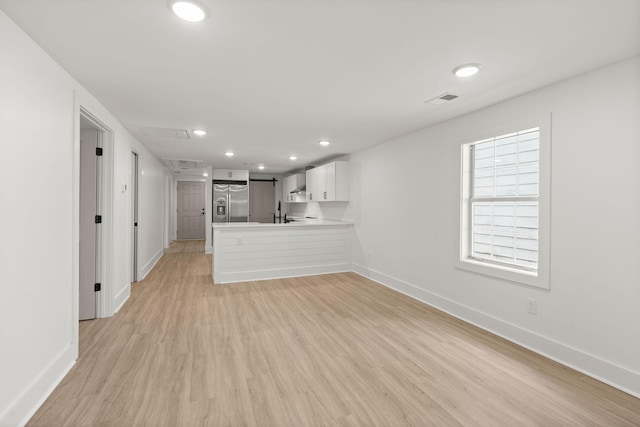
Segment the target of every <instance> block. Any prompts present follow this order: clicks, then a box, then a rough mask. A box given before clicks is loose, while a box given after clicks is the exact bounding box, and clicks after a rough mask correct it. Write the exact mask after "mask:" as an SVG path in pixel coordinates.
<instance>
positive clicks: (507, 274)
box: [456, 259, 549, 289]
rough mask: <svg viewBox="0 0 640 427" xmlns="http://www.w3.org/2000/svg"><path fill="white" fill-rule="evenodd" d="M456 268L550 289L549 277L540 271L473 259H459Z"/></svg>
mask: <svg viewBox="0 0 640 427" xmlns="http://www.w3.org/2000/svg"><path fill="white" fill-rule="evenodd" d="M456 268H458V269H460V270H466V271H469V272H472V273H476V274H481V275H483V276H489V277H493V278H497V279H502V280H507V281H509V282H516V283H520V284H523V285H527V286H533V287H535V288H541V289H549V279H548V277H542V276H541V275H540V274H539V272H531V271H524V270H519V269H517V268H509V267H506V266H501V265H494V264H487V263H483V262H481V261H475V260H471V259H464V260H458V262H457V265H456Z"/></svg>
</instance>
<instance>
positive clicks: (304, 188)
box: [290, 184, 307, 194]
mask: <svg viewBox="0 0 640 427" xmlns="http://www.w3.org/2000/svg"><path fill="white" fill-rule="evenodd" d="M305 191H307V184H302V185H301V186H300V187H296V188H295V189H294V190H292V191H290V193H291V194H300V193H304V192H305Z"/></svg>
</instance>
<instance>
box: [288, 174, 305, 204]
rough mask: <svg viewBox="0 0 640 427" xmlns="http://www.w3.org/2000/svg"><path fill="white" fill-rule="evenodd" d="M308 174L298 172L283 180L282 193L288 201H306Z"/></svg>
mask: <svg viewBox="0 0 640 427" xmlns="http://www.w3.org/2000/svg"><path fill="white" fill-rule="evenodd" d="M305 183H306V175H305V174H303V173H297V174H295V175H290V176H287V177H285V178H284V179H283V180H282V193H283V194H284V200H285V201H286V202H306V201H307V200H306V197H305V189H304V186H305Z"/></svg>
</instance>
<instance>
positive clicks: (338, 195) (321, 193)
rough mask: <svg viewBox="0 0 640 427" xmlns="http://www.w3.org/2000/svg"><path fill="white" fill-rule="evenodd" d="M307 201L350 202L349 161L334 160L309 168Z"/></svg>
mask: <svg viewBox="0 0 640 427" xmlns="http://www.w3.org/2000/svg"><path fill="white" fill-rule="evenodd" d="M307 201H309V202H348V201H349V162H332V163H329V164H326V165H322V166H318V167H317V168H314V169H310V170H308V171H307Z"/></svg>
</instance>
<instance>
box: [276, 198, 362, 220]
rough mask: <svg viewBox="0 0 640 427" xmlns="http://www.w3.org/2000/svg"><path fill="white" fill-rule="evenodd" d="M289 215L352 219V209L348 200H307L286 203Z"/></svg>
mask: <svg viewBox="0 0 640 427" xmlns="http://www.w3.org/2000/svg"><path fill="white" fill-rule="evenodd" d="M288 214H289V215H290V216H301V217H306V216H312V217H316V218H321V219H333V220H335V221H348V222H352V221H353V210H352V209H351V203H349V202H322V203H318V202H307V203H288Z"/></svg>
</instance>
